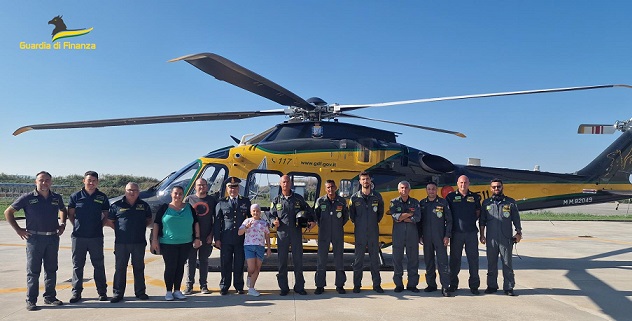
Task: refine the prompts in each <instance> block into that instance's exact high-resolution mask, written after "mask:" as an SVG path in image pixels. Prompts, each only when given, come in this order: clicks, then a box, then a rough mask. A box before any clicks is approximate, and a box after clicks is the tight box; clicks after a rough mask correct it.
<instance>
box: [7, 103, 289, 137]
mask: <svg viewBox="0 0 632 321" xmlns="http://www.w3.org/2000/svg"><path fill="white" fill-rule="evenodd" d="M273 115H285V110H283V109H272V110H262V111H241V112H222V113H203V114H182V115H168V116H148V117H134V118H117V119H103V120H88V121H76V122H66V123H50V124H39V125H29V126H23V127H20V128H18V129H17V130H16V131H15V132H13V136H17V135H19V134H21V133H23V132H26V131H29V130H37V129H68V128H90V127H111V126H130V125H146V124H161V123H183V122H193V121H207V120H233V119H245V118H253V117H261V116H273Z"/></svg>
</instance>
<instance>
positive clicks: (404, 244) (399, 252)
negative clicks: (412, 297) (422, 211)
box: [393, 223, 419, 288]
mask: <svg viewBox="0 0 632 321" xmlns="http://www.w3.org/2000/svg"><path fill="white" fill-rule="evenodd" d="M396 224H409V226H406V227H407V230H404V229H401V228H400V229H399V231H394V232H393V283H395V286H400V287H403V286H404V280H403V276H404V264H403V262H404V249H405V250H406V259H407V261H408V262H407V264H406V273H408V284H407V285H406V286H407V287H410V288H414V287H417V285H418V284H419V236H418V234H417V231H416V230H415V231H413V230H412V229H413V228H414V229H416V228H417V227H416V226H415V224H412V223H396ZM393 230H395V229H393Z"/></svg>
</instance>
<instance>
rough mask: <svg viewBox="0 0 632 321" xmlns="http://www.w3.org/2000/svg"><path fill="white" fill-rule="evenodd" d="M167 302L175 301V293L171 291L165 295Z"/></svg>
mask: <svg viewBox="0 0 632 321" xmlns="http://www.w3.org/2000/svg"><path fill="white" fill-rule="evenodd" d="M165 300H167V301H173V293H172V292H171V291H167V294H165Z"/></svg>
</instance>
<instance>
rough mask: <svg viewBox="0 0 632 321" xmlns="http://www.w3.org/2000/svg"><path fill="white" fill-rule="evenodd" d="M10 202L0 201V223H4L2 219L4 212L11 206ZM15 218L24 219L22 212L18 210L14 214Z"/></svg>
mask: <svg viewBox="0 0 632 321" xmlns="http://www.w3.org/2000/svg"><path fill="white" fill-rule="evenodd" d="M11 203H12V202H5V201H0V221H6V220H5V219H4V210H6V209H7V207H9V205H11ZM15 217H24V211H22V210H20V211H17V212H15Z"/></svg>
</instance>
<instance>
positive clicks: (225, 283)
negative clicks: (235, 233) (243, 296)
mask: <svg viewBox="0 0 632 321" xmlns="http://www.w3.org/2000/svg"><path fill="white" fill-rule="evenodd" d="M219 256H220V262H221V265H222V273H221V275H222V276H221V277H222V278H221V279H220V280H219V288H220V290H222V291H228V288H230V284H231V281H232V282H233V286H234V287H235V290H237V291H241V290H243V289H244V261H245V260H246V257H245V255H244V244H243V243H242V244H226V243H224V242H222V248H221V249H220V251H219Z"/></svg>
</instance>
